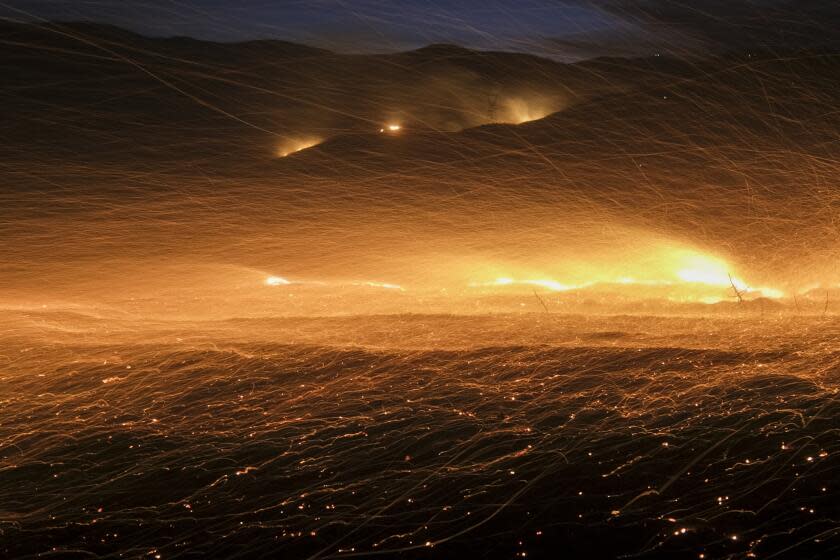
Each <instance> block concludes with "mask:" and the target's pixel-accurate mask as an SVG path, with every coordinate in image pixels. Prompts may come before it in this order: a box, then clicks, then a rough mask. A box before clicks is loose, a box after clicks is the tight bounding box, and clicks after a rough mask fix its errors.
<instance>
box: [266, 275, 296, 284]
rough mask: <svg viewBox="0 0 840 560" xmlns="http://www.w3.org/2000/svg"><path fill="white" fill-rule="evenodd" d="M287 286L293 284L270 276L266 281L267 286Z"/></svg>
mask: <svg viewBox="0 0 840 560" xmlns="http://www.w3.org/2000/svg"><path fill="white" fill-rule="evenodd" d="M287 284H291V282H289V281H288V280H286V279H285V278H281V277H279V276H269V277H268V278H266V279H265V285H266V286H285V285H287Z"/></svg>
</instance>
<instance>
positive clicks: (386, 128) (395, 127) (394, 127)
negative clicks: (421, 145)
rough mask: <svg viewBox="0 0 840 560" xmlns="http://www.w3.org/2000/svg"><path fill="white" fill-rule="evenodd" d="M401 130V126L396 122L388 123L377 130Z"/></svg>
mask: <svg viewBox="0 0 840 560" xmlns="http://www.w3.org/2000/svg"><path fill="white" fill-rule="evenodd" d="M400 130H402V126H401V125H398V124H389V125H386V126H385V128H380V129H379V132H399V131H400Z"/></svg>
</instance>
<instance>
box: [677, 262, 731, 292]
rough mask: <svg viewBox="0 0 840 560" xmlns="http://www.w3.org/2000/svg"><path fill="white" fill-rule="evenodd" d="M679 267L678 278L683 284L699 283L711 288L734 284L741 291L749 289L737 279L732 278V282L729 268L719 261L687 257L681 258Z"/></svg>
mask: <svg viewBox="0 0 840 560" xmlns="http://www.w3.org/2000/svg"><path fill="white" fill-rule="evenodd" d="M679 266H680V268H679V269H678V270H677V271H676V276H677V278H679V279H680V280H682V281H683V282H697V283H700V284H708V285H710V286H729V285H730V284H734V285H735V287H736V288H738V289H739V290H746V289H747V285H746V284H745V283H744V282H743V281H741V280H739V279H737V278H732V280H731V282H730V274H729V270H728V269H729V267H728V266H727V265H726V263H725V262H723V261H721V260H719V259H716V258H713V257H709V256H706V255H700V254H693V255H687V256H684V257H681V258H680V265H679Z"/></svg>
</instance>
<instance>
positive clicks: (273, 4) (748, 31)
mask: <svg viewBox="0 0 840 560" xmlns="http://www.w3.org/2000/svg"><path fill="white" fill-rule="evenodd" d="M0 16H2V17H4V18H6V19H14V20H19V21H20V20H23V21H26V20H30V21H31V20H38V19H41V18H42V19H48V20H60V21H77V20H88V21H97V22H103V23H110V24H114V25H117V26H120V27H124V28H127V29H131V30H134V31H137V32H140V33H143V34H146V35H153V36H175V35H185V36H190V37H195V38H200V39H208V40H214V41H241V40H248V39H258V38H259V39H261V38H276V39H285V40H289V41H294V42H300V43H305V44H309V45H313V46H319V47H325V48H329V49H333V50H337V51H343V52H381V51H393V50H404V49H411V48H417V47H420V46H424V45H427V44H430V43H455V44H460V45H463V46H467V47H473V48H479V49H499V50H516V51H526V52H532V53H536V54H544V55H549V56H556V57H559V58H580V57H587V56H597V55H634V54H640V55H643V54H650V53H652V52H660V51H664V52H674V53H676V54H682V53H684V52H688V51H720V50H727V49H744V48H746V49H750V48H759V47H769V48H802V47H807V48H811V47H815V46H816V47H819V46H824V45H826V44H827V43H831V44H833V43H835V42H836V41H837V38H836V37H834V36H835V35H836V33H834V32H833V27H834V25H833V24H832V22H834V23H837V22H838V21H840V7H838V3H837V2H831V1H828V0H748V1H739V2H731V1H728V0H693V1H691V2H674V1H664V0H347V1H342V0H282V1H276V0H239V1H236V2H232V1H229V0H190V1H181V0H98V1H94V0H87V1H82V0H79V1H77V0H73V1H68V0H11V1H8V2H3V3H0ZM782 30H783V31H782Z"/></svg>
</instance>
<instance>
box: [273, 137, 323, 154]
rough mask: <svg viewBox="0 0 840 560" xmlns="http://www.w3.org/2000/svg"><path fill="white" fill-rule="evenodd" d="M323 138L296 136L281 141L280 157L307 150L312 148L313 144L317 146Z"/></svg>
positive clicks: (278, 151) (278, 149) (278, 148)
mask: <svg viewBox="0 0 840 560" xmlns="http://www.w3.org/2000/svg"><path fill="white" fill-rule="evenodd" d="M321 142H322V140H321V139H320V138H295V139H289V140H286V141H285V142H283V143H281V144H280V145H279V146H278V147H277V155H278V156H279V157H286V156H290V155H292V154H295V153H297V152H300V151H303V150H306V149H307V148H311V147H313V146H317V145H318V144H320V143H321Z"/></svg>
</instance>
